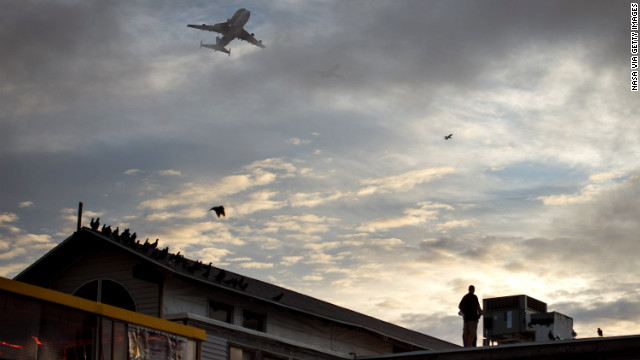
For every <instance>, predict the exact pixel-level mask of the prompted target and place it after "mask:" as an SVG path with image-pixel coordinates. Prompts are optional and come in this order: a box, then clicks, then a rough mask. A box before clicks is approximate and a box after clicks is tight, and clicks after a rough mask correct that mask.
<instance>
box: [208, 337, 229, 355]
mask: <svg viewBox="0 0 640 360" xmlns="http://www.w3.org/2000/svg"><path fill="white" fill-rule="evenodd" d="M228 358H229V345H228V343H227V340H225V339H223V338H220V337H217V336H213V335H210V334H207V340H206V341H205V342H203V343H202V360H227V359H228Z"/></svg>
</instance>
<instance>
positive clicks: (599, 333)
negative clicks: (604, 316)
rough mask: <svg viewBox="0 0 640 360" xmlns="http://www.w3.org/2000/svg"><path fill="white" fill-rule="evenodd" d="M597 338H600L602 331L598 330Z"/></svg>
mask: <svg viewBox="0 0 640 360" xmlns="http://www.w3.org/2000/svg"><path fill="white" fill-rule="evenodd" d="M598 336H602V330H600V328H598Z"/></svg>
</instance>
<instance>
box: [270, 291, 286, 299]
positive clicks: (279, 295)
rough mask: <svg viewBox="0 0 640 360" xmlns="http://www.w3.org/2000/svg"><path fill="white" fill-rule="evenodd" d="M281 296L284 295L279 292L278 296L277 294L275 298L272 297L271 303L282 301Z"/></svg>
mask: <svg viewBox="0 0 640 360" xmlns="http://www.w3.org/2000/svg"><path fill="white" fill-rule="evenodd" d="M283 296H284V293H283V292H281V293H280V294H278V295H276V296H274V297H272V298H271V300H273V301H280V300H282V297H283Z"/></svg>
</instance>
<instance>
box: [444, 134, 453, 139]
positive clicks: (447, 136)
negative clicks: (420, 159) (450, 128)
mask: <svg viewBox="0 0 640 360" xmlns="http://www.w3.org/2000/svg"><path fill="white" fill-rule="evenodd" d="M452 136H453V134H449V135H446V136H445V137H444V139H445V140H451V137H452Z"/></svg>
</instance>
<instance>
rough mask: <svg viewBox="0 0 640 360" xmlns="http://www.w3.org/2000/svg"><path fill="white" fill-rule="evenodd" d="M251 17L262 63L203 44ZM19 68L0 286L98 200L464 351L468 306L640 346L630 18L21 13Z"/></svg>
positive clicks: (7, 120)
mask: <svg viewBox="0 0 640 360" xmlns="http://www.w3.org/2000/svg"><path fill="white" fill-rule="evenodd" d="M241 7H244V8H247V9H248V10H250V11H251V18H250V20H249V22H248V23H247V24H246V25H245V29H246V30H247V31H248V32H250V33H255V37H256V38H257V39H260V40H262V41H263V43H264V45H265V46H266V48H265V49H261V48H258V47H256V46H253V45H251V44H249V43H247V42H244V41H239V40H234V41H232V42H231V43H230V44H229V45H228V47H227V48H230V49H231V50H232V51H231V55H230V56H228V55H227V54H224V53H221V52H214V51H212V50H210V49H206V48H200V41H204V43H213V42H215V37H216V35H217V34H215V33H211V32H203V31H200V30H196V29H192V28H188V27H187V26H186V25H187V24H205V23H206V24H214V23H219V22H224V21H225V20H226V19H227V18H230V17H231V16H232V15H233V13H234V12H235V11H236V10H237V9H238V8H241ZM0 48H1V49H3V50H2V55H0V169H1V175H0V188H1V189H2V191H0V275H1V276H5V277H9V278H12V277H14V276H16V275H17V274H19V273H20V272H21V271H22V270H24V269H25V268H26V267H28V266H29V265H30V264H32V263H33V262H34V261H36V260H37V259H38V258H40V257H41V256H43V255H44V254H45V253H46V252H47V251H49V250H51V249H52V248H53V247H55V246H56V245H57V244H59V243H60V242H62V241H63V240H64V239H66V238H67V237H68V236H70V235H71V234H72V233H73V232H74V231H75V227H76V221H77V212H78V204H79V202H82V203H83V225H85V226H88V224H89V220H90V219H91V218H92V217H100V220H101V222H102V223H103V224H110V225H112V227H115V226H119V228H120V229H124V228H130V229H131V232H136V233H137V235H138V238H140V239H145V238H150V239H151V240H153V239H156V238H159V239H160V244H159V246H161V247H165V246H169V248H170V251H171V252H174V253H175V252H178V251H180V252H181V253H182V254H184V255H185V256H186V257H187V258H191V259H194V260H196V259H197V260H202V261H203V262H204V263H208V262H209V261H211V262H213V264H214V265H216V266H218V267H222V268H224V269H227V270H230V271H235V272H238V273H241V274H243V275H245V276H249V277H253V278H257V279H260V280H263V281H268V282H271V283H274V284H276V285H280V286H284V287H286V288H289V289H291V290H295V291H298V292H302V293H304V294H307V295H310V296H313V297H316V298H319V299H322V300H325V301H329V302H331V303H334V304H337V305H340V306H344V307H347V308H349V309H352V310H355V311H358V312H362V313H365V314H367V315H371V316H374V317H377V318H380V319H383V320H385V321H388V322H391V323H394V324H398V325H401V326H404V327H407V328H409V329H412V330H416V331H420V332H423V333H425V334H428V335H431V336H435V337H438V338H440V339H444V340H447V341H451V342H454V343H456V344H461V342H462V339H461V331H462V319H461V318H460V317H459V316H458V315H457V312H458V308H457V307H458V303H459V301H460V299H461V298H462V296H464V295H465V293H466V292H467V287H468V286H469V285H470V284H473V285H475V287H476V294H477V295H478V297H479V298H480V299H481V300H482V299H484V298H490V297H496V296H508V295H518V294H526V295H528V296H531V297H534V298H536V299H538V300H541V301H544V302H546V303H547V305H548V310H549V311H557V312H560V313H562V314H565V315H567V316H570V317H572V318H573V320H574V329H575V331H576V332H577V333H578V337H579V338H586V337H593V336H596V329H597V328H598V327H600V328H602V329H603V331H604V334H605V336H615V335H630V334H640V325H639V324H640V288H639V286H638V279H637V271H638V268H639V267H640V260H639V259H640V257H639V256H638V253H639V252H640V244H639V242H638V234H639V233H640V202H639V201H638V197H639V195H640V156H639V155H640V123H639V122H638V119H640V117H639V116H638V115H639V113H640V109H639V104H640V94H638V92H632V91H630V1H627V0H613V1H606V2H605V1H571V0H558V1H549V0H542V1H537V0H536V1H530V0H518V1H507V0H496V1H493V0H478V1H462V0H452V1H443V0H421V1H417V0H416V1H412V0H394V1H382V0H370V1H364V0H363V1H360V0H355V1H296V0H279V1H278V0H277V1H269V2H263V1H216V0H214V1H211V0H207V1H179V0H172V1H155V0H154V1H150V0H140V1H135V2H133V1H124V0H122V1H119V0H113V1H98V0H89V1H77V0H47V1H35V0H3V1H1V2H0ZM336 65H339V67H338V69H337V71H336V75H337V76H330V77H323V76H322V73H321V71H322V70H328V69H331V68H333V67H335V66H336ZM448 134H453V136H452V138H451V139H450V140H445V139H444V138H443V137H444V136H445V135H448ZM217 205H224V207H225V210H226V217H223V218H219V219H218V218H216V217H215V216H214V214H213V212H209V211H208V210H209V209H210V208H211V207H212V206H217Z"/></svg>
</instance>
